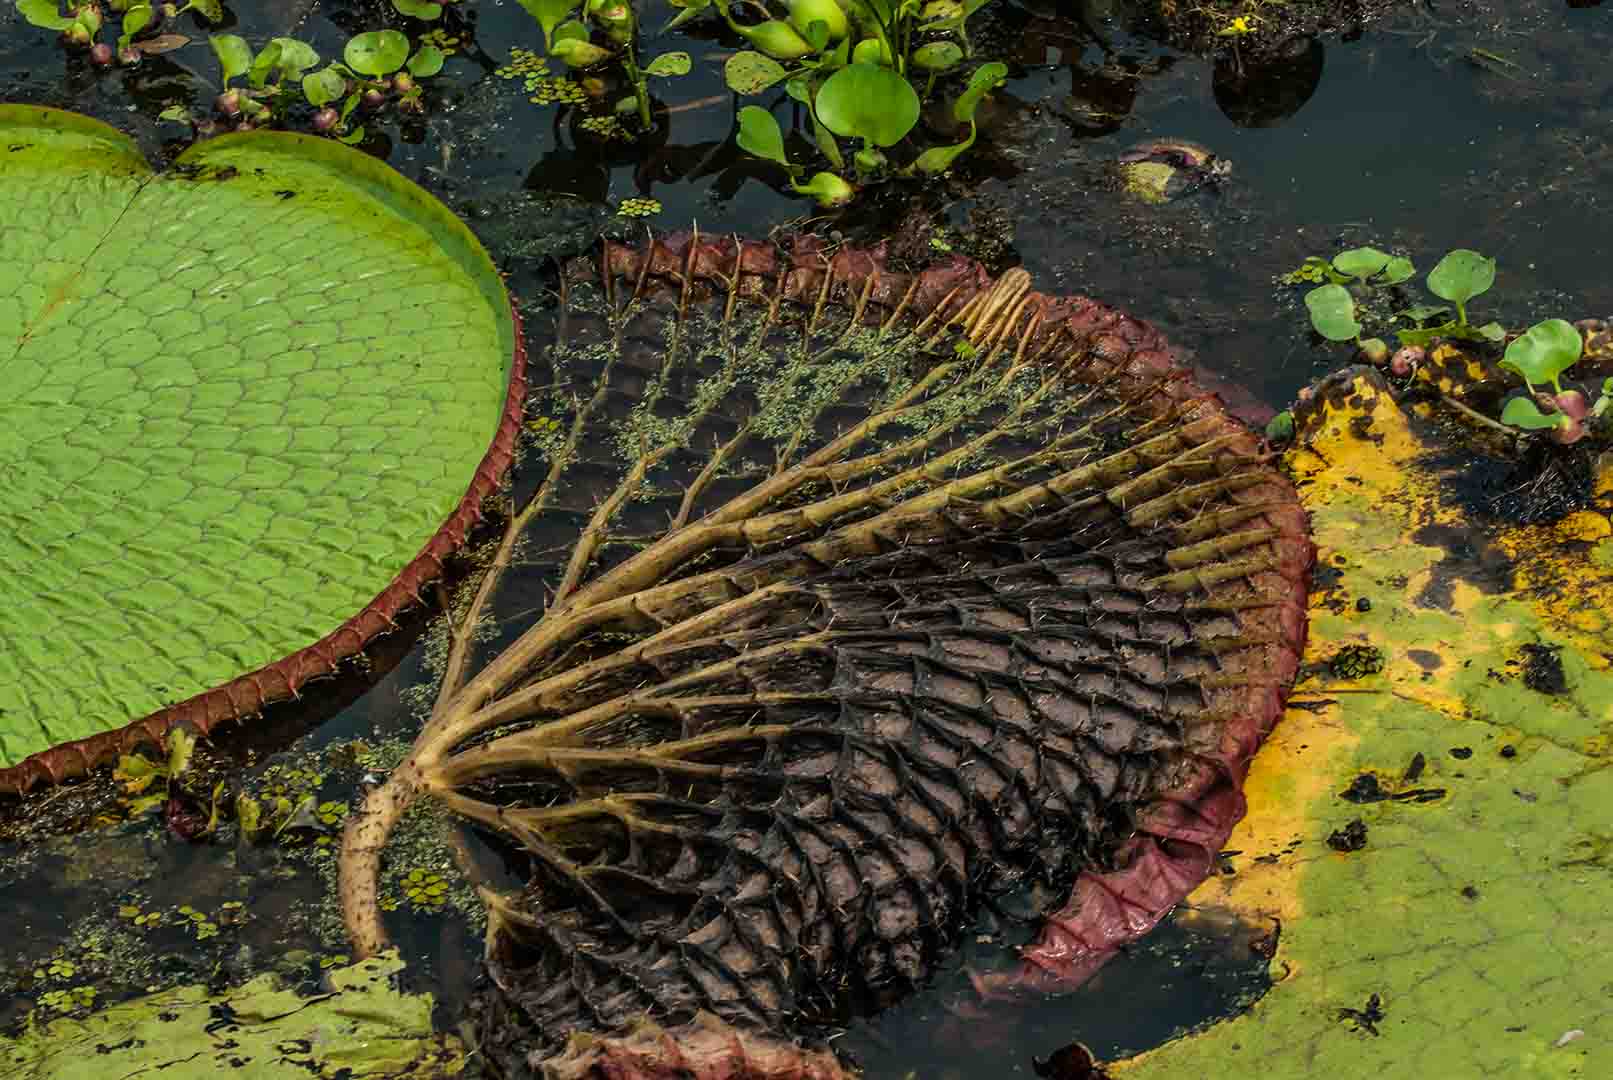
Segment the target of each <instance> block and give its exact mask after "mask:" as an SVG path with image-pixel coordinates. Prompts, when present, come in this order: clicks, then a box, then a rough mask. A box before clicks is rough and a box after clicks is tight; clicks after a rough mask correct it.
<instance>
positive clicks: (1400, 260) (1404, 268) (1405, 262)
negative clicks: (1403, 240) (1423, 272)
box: [1379, 255, 1417, 285]
mask: <svg viewBox="0 0 1613 1080" xmlns="http://www.w3.org/2000/svg"><path fill="white" fill-rule="evenodd" d="M1416 272H1417V268H1416V267H1415V266H1413V265H1412V263H1411V260H1410V259H1408V258H1406V257H1405V256H1404V255H1396V256H1395V257H1394V258H1392V259H1390V260H1389V264H1388V265H1387V266H1385V267H1384V268H1383V277H1382V278H1380V279H1379V280H1381V281H1382V282H1383V283H1384V284H1385V285H1399V284H1400V283H1401V282H1402V281H1410V280H1411V277H1412V275H1413V274H1415V273H1416Z"/></svg>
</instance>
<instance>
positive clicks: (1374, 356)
mask: <svg viewBox="0 0 1613 1080" xmlns="http://www.w3.org/2000/svg"><path fill="white" fill-rule="evenodd" d="M1361 358H1362V359H1363V360H1365V361H1367V363H1369V364H1376V365H1377V366H1378V367H1382V366H1383V365H1385V364H1387V363H1388V362H1389V346H1388V344H1387V343H1386V342H1385V341H1384V340H1383V338H1367V339H1366V340H1365V341H1363V342H1362V343H1361Z"/></svg>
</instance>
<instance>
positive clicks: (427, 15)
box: [392, 0, 442, 22]
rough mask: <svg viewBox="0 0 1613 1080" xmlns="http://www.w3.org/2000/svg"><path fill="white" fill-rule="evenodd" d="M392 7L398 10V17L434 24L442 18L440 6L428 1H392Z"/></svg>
mask: <svg viewBox="0 0 1613 1080" xmlns="http://www.w3.org/2000/svg"><path fill="white" fill-rule="evenodd" d="M392 6H393V7H395V8H397V9H398V13H399V14H400V15H407V16H409V17H410V18H412V19H419V20H420V21H421V22H434V21H435V20H437V19H440V18H442V5H441V4H434V3H431V2H430V0H392Z"/></svg>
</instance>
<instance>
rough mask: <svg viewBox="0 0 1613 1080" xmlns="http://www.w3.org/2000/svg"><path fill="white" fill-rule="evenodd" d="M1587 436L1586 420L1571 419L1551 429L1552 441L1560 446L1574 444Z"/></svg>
mask: <svg viewBox="0 0 1613 1080" xmlns="http://www.w3.org/2000/svg"><path fill="white" fill-rule="evenodd" d="M1584 437H1585V421H1583V420H1569V421H1567V422H1565V423H1561V424H1558V425H1557V426H1556V427H1554V428H1552V429H1551V441H1552V442H1554V443H1557V444H1558V445H1560V446H1572V445H1574V444H1575V443H1577V442H1579V440H1581V439H1583V438H1584Z"/></svg>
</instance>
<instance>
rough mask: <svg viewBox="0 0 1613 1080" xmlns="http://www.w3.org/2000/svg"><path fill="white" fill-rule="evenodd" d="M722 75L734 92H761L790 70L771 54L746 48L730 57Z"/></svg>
mask: <svg viewBox="0 0 1613 1080" xmlns="http://www.w3.org/2000/svg"><path fill="white" fill-rule="evenodd" d="M722 75H723V80H724V81H725V82H726V83H728V89H730V90H732V91H733V92H734V93H736V94H760V93H761V92H762V91H763V90H766V89H767V88H768V87H769V86H772V85H773V84H774V83H777V82H779V81H780V80H782V79H783V78H785V77H786V76H787V75H789V72H787V71H785V70H784V65H783V64H780V63H779V62H778V61H777V60H775V59H773V58H772V57H771V56H763V55H762V54H761V53H759V52H754V51H752V50H750V49H745V50H743V51H741V52H736V53H735V54H734V55H732V56H730V57H729V58H728V62H727V63H726V64H724V65H723V69H722Z"/></svg>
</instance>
